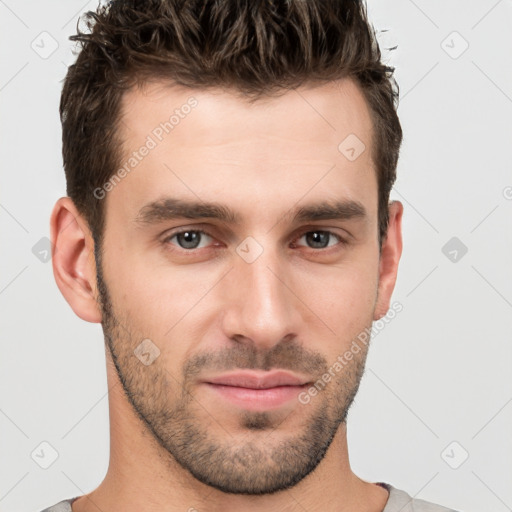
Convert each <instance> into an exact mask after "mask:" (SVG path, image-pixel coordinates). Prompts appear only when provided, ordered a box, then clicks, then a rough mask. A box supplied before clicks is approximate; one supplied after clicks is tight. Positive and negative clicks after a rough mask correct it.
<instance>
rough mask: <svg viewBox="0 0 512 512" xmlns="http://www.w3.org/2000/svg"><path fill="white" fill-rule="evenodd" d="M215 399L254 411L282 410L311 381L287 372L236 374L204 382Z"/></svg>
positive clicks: (245, 372)
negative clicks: (280, 408)
mask: <svg viewBox="0 0 512 512" xmlns="http://www.w3.org/2000/svg"><path fill="white" fill-rule="evenodd" d="M203 384H204V385H205V386H206V388H207V389H208V390H209V391H211V392H212V393H213V394H214V396H215V397H216V398H220V399H221V400H223V401H228V402H229V403H231V404H233V405H235V406H237V407H240V408H243V409H245V410H251V411H265V410H272V409H277V408H279V407H282V406H283V405H285V404H287V403H289V402H290V401H291V400H293V399H297V397H298V395H299V393H300V392H301V391H304V389H306V388H307V387H308V386H309V385H310V382H309V381H308V380H307V379H305V378H303V377H301V376H298V375H294V374H291V373H288V372H283V371H277V372H270V373H269V372H247V371H244V372H236V373H231V374H225V375H220V376H216V377H212V378H209V379H207V380H205V381H203Z"/></svg>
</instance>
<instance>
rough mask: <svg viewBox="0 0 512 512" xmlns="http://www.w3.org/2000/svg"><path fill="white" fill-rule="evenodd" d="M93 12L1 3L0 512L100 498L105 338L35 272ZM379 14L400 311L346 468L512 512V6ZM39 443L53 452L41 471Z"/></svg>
mask: <svg viewBox="0 0 512 512" xmlns="http://www.w3.org/2000/svg"><path fill="white" fill-rule="evenodd" d="M95 6H96V0H95V1H91V2H87V3H83V1H82V0H79V1H78V0H67V1H65V2H64V1H60V2H58V1H56V0H52V1H37V2H36V1H31V2H28V1H17V2H15V1H14V0H0V38H1V45H0V58H1V62H2V65H1V67H0V115H1V118H0V119H1V121H0V144H1V159H0V165H1V172H2V177H1V184H2V186H1V196H0V224H1V233H2V243H1V250H0V311H1V322H2V324H1V348H0V384H1V392H0V510H2V511H11V512H14V511H27V512H28V511H38V510H40V509H42V508H44V507H45V506H49V505H51V504H53V503H56V502H57V501H59V500H61V499H63V498H68V497H72V496H76V495H79V494H83V493H85V492H89V491H91V490H92V489H93V488H95V487H96V486H97V485H98V484H99V483H100V482H101V480H102V478H103V476H104V474H105V472H106V469H107V465H108V449H109V439H108V409H107V395H106V393H107V387H106V373H105V364H104V351H103V337H102V332H101V327H100V326H98V325H93V324H88V323H85V322H83V321H82V320H80V319H78V318H77V317H76V316H75V315H74V313H73V312H72V310H71V309H70V308H69V306H68V305H67V303H66V302H65V301H64V299H63V298H62V296H61V294H60V292H59V290H58V289H57V286H56V285H55V282H54V278H53V274H52V269H51V263H50V262H46V263H45V262H42V261H41V260H40V258H43V259H44V255H45V253H44V249H45V248H44V244H45V242H44V240H43V241H42V242H41V241H40V240H41V239H42V238H44V237H48V236H49V216H50V212H51V209H52V206H53V204H54V203H55V201H56V200H57V199H58V197H60V196H62V195H65V182H64V173H63V170H62V162H61V154H60V151H61V142H60V123H59V119H58V102H59V96H60V90H61V86H62V83H61V81H62V79H63V78H64V75H65V73H66V66H67V65H69V63H71V62H72V60H73V57H72V53H71V43H69V41H68V39H67V38H68V36H69V35H70V34H71V33H73V32H74V30H75V25H76V20H77V18H78V15H79V14H80V13H81V12H84V11H86V10H89V9H91V8H94V7H95ZM369 11H370V15H371V19H372V21H373V23H374V25H375V27H376V28H377V29H380V30H382V29H389V30H388V32H384V33H382V34H381V35H380V37H381V41H382V43H383V44H385V45H387V46H394V45H398V49H397V50H396V51H394V52H391V53H390V54H389V55H388V57H387V58H388V59H389V62H390V64H392V65H394V66H396V67H397V71H396V77H397V79H398V82H399V84H400V89H401V103H400V107H399V115H400V118H401V122H402V125H403V129H404V133H405V140H404V145H403V149H402V153H401V159H400V164H399V169H398V175H399V178H398V181H397V183H396V186H395V189H394V192H393V195H392V197H393V198H395V199H399V200H401V201H402V202H403V203H404V206H405V217H404V240H405V248H404V254H403V258H402V262H401V269H400V274H399V280H398V283H397V287H396V291H395V294H394V300H395V301H399V302H400V303H401V304H402V305H403V311H402V312H401V313H399V314H398V315H397V316H396V318H395V319H394V320H393V321H392V322H391V323H390V324H389V325H387V326H386V327H385V329H383V330H382V331H381V332H379V334H378V336H376V337H375V338H374V341H373V346H372V349H371V350H370V356H369V360H368V365H367V372H366V376H365V377H364V379H363V382H362V385H361V389H360V392H359V395H358V396H357V398H356V402H355V404H354V407H353V409H352V410H351V413H350V415H349V427H348V428H349V446H350V457H351V463H352V466H353V468H354V470H355V471H356V473H357V474H359V475H360V476H361V477H362V478H365V479H367V480H370V481H386V482H390V483H392V484H393V485H395V486H397V487H400V488H403V489H405V490H407V491H408V492H409V493H410V494H411V495H414V496H417V497H420V498H423V499H427V500H432V501H435V502H439V503H442V504H444V505H446V506H450V507H453V508H454V509H457V510H460V511H466V512H481V511H484V510H485V511H486V512H489V511H493V512H505V511H510V510H512V485H511V484H512V440H511V439H512V436H511V434H512V429H511V427H512V376H511V361H512V357H511V356H512V343H511V341H512V340H511V330H512V329H511V328H512V315H511V313H512V264H511V263H512V260H511V255H512V229H511V225H512V222H511V220H512V172H511V165H512V155H511V148H512V38H511V37H510V30H511V26H512V3H511V2H510V1H509V0H501V1H496V0H481V1H478V2H477V1H467V0H466V1H463V0H458V1H455V0H452V1H450V2H446V1H441V0H437V1H426V0H416V1H412V0H393V1H390V0H387V1H383V0H371V1H370V2H369ZM42 32H46V33H43V34H42V35H41V33H42ZM454 32H456V33H454ZM57 44H58V48H56V49H55V51H54V52H53V53H51V51H52V50H53V46H55V45H57ZM466 45H469V46H468V48H467V49H466V50H465V51H463V50H464V49H465V46H466ZM50 53H51V54H50ZM43 57H44V58H43ZM453 237H457V239H458V241H457V240H455V241H454V242H453V241H452V244H455V245H449V246H448V247H447V248H446V249H445V250H444V252H443V247H444V246H445V244H446V243H447V242H448V241H449V240H450V239H452V238H453ZM461 243H462V244H464V245H465V246H466V247H467V253H466V254H464V255H462V254H463V251H462V245H461ZM38 244H39V245H38ZM34 246H35V247H36V248H35V249H34V250H33V247H34ZM454 251H456V252H454ZM34 253H35V254H34ZM445 253H446V255H445ZM453 259H455V261H452V260H453ZM41 442H47V443H49V444H50V445H51V446H52V447H53V449H55V450H56V451H57V452H58V458H57V459H56V460H55V462H53V464H52V465H51V466H50V467H49V468H48V469H42V468H41V467H40V464H45V463H49V462H51V457H52V449H51V448H49V447H48V446H47V445H42V446H41V445H40V443H41ZM453 442H455V444H452V443H453ZM34 450H35V454H34V455H33V458H32V456H31V454H33V453H34ZM466 452H467V454H468V455H469V457H468V458H467V460H465V461H464V462H463V463H462V464H461V462H462V461H463V460H464V457H465V456H466ZM37 454H38V455H39V456H37ZM36 461H37V462H36ZM450 465H451V466H454V467H456V466H459V467H458V468H457V469H453V468H452V467H450Z"/></svg>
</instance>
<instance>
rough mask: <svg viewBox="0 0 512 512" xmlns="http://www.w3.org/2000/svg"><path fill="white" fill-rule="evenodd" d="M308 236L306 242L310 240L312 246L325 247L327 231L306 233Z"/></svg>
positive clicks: (327, 236)
mask: <svg viewBox="0 0 512 512" xmlns="http://www.w3.org/2000/svg"><path fill="white" fill-rule="evenodd" d="M307 236H308V237H309V240H308V242H311V243H312V244H313V246H315V247H317V248H318V247H319V246H320V248H325V247H327V244H328V243H329V233H326V232H325V231H313V232H311V233H309V234H308V235H307Z"/></svg>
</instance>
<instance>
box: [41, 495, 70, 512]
mask: <svg viewBox="0 0 512 512" xmlns="http://www.w3.org/2000/svg"><path fill="white" fill-rule="evenodd" d="M77 498H78V496H77V497H76V498H71V499H69V500H63V501H60V502H59V503H57V504H56V505H53V506H51V507H48V508H45V509H44V510H42V511H41V512H73V510H72V508H71V503H73V501H75V500H76V499H77Z"/></svg>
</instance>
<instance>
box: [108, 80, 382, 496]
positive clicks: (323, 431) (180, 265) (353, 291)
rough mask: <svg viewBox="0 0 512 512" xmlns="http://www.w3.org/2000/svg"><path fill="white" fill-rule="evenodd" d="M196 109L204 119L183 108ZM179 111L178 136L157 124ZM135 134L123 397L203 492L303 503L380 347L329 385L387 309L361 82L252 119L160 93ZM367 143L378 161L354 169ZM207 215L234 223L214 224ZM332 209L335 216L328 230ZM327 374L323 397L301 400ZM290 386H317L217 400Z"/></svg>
mask: <svg viewBox="0 0 512 512" xmlns="http://www.w3.org/2000/svg"><path fill="white" fill-rule="evenodd" d="M191 97H193V98H195V101H196V102H197V103H196V104H195V106H193V107H192V108H183V105H186V104H187V100H188V99H189V98H191ZM188 104H189V105H190V104H191V102H190V101H189V103H188ZM176 109H178V110H179V112H180V113H181V115H178V114H177V115H178V117H179V121H178V122H176V118H175V119H174V120H173V124H174V126H173V128H172V129H169V126H167V129H168V131H169V133H166V131H165V130H164V129H163V128H162V126H161V125H160V123H162V122H166V121H168V120H169V117H170V116H171V115H172V114H173V112H174V111H175V110H176ZM186 112H188V113H186ZM121 127H122V128H121V132H120V135H121V137H122V138H123V140H124V145H123V150H124V156H125V158H124V160H123V162H122V163H121V165H124V163H125V162H127V161H128V159H129V158H130V157H131V156H133V154H132V153H133V152H134V151H136V152H138V157H137V156H136V158H139V157H141V153H147V154H146V156H144V157H142V158H140V161H137V163H136V164H135V165H132V166H131V170H130V172H129V173H128V175H127V176H126V177H124V178H123V179H122V180H121V181H120V182H119V183H117V184H116V186H115V187H114V188H113V190H111V191H109V192H108V194H107V196H106V198H105V199H104V200H105V201H106V205H105V206H106V224H105V233H104V241H103V246H102V248H103V251H104V252H103V255H102V258H101V261H100V262H98V264H99V284H100V286H99V288H100V291H101V292H102V296H101V299H102V302H103V303H104V306H103V327H104V331H105V335H106V339H107V342H108V345H109V348H110V350H111V353H112V356H113V360H114V362H115V364H116V368H117V371H118V374H119V377H120V380H121V382H122V384H123V386H124V389H125V392H126V394H127V396H128V398H129V400H130V402H131V404H132V406H133V407H134V409H135V410H136V411H137V413H138V414H139V416H140V417H141V418H142V419H143V420H144V421H145V423H146V425H147V428H148V431H149V432H150V433H151V434H152V435H153V436H154V437H155V439H156V440H157V441H158V442H159V443H160V445H161V446H162V447H163V448H164V449H165V450H166V451H167V452H168V453H169V455H170V456H171V457H172V458H173V459H175V460H176V461H177V462H178V463H179V464H180V465H181V466H182V467H183V468H185V469H187V470H188V471H190V472H191V473H192V474H193V475H194V476H195V477H196V478H197V479H198V480H200V481H202V482H203V483H206V484H208V485H211V486H213V487H216V488H217V489H220V490H222V491H225V492H232V493H250V494H261V493H270V492H275V491H277V490H281V489H284V488H286V487H289V486H291V485H294V484H296V483H297V482H299V481H300V480H301V479H302V478H304V477H305V476H306V475H307V474H309V473H310V472H311V471H312V470H313V469H315V467H316V466H317V465H318V463H319V462H320V461H321V459H322V457H323V456H324V455H325V452H326V450H327V448H328V447H329V445H330V443H331V441H332V440H333V437H334V435H335V434H336V431H337V429H338V427H339V425H340V423H341V422H344V421H345V418H346V414H347V411H348V408H349V407H350V404H351V403H352V400H353V397H354V395H355V393H356V391H357V388H358V385H359V381H360V378H361V376H362V373H363V369H364V362H365V359H366V347H365V346H362V347H361V351H360V352H358V353H357V354H355V355H354V358H353V359H352V360H351V361H350V363H349V364H346V365H345V366H344V367H343V369H341V370H339V369H338V370H337V371H332V368H333V365H334V364H335V362H336V361H337V358H338V356H340V355H342V354H344V352H345V351H346V350H347V349H349V348H350V346H351V344H352V341H353V340H354V339H355V338H356V337H357V336H358V334H360V333H361V332H362V331H364V330H365V329H366V328H368V327H370V326H371V322H372V320H373V318H374V312H375V307H376V303H377V296H378V286H379V244H378V218H377V180H376V173H375V168H374V165H373V162H372V159H371V156H372V155H371V137H372V127H371V121H370V116H369V112H368V109H367V106H366V103H365V101H364V99H363V97H362V95H361V93H360V92H359V90H358V89H357V87H356V86H355V85H354V84H353V83H352V82H350V81H342V82H338V83H331V84H328V85H323V86H321V87H317V88H314V89H313V88H301V89H299V90H298V91H289V92H287V93H286V94H284V95H283V96H280V97H275V98H272V99H266V100H265V101H259V102H256V103H254V104H252V105H251V104H249V103H248V102H247V101H245V100H243V99H240V98H238V97H236V96H234V95H231V94H229V93H228V92H220V91H198V90H193V91H191V90H188V91H187V90H184V89H180V88H170V87H164V86H162V85H160V86H156V85H152V86H148V87H147V88H146V89H145V90H144V91H140V90H134V91H131V92H129V93H127V95H126V96H125V98H124V103H123V116H122V123H121ZM158 127H160V130H159V129H158ZM148 136H149V137H150V139H151V141H152V142H150V139H148ZM349 136H350V137H351V138H349V139H347V140H348V141H349V142H348V143H344V144H345V145H343V144H342V146H341V149H342V150H341V151H340V149H339V148H338V146H339V145H340V143H342V142H343V141H344V140H345V139H346V138H347V137H349ZM354 137H357V139H355V138H354ZM159 139H161V140H159ZM357 140H359V141H362V143H363V144H364V145H365V146H366V149H365V150H364V151H363V152H362V153H361V154H360V155H359V156H358V157H357V158H355V159H354V158H353V156H354V154H355V155H356V156H357V153H359V152H360V151H361V149H362V148H363V146H362V145H361V142H357ZM354 141H355V142H357V144H356V145H355V146H354V144H355V142H354ZM347 144H349V146H350V147H352V146H353V147H354V151H351V150H350V147H349V148H348V150H347V148H346V147H345V146H346V145H347ZM143 145H146V146H147V147H150V149H149V150H148V151H147V152H146V151H144V150H143V151H142V152H141V151H140V150H139V149H140V148H141V146H143ZM347 156H349V157H350V158H348V157H347ZM132 164H134V161H132ZM121 165H120V167H121ZM177 201H179V202H180V203H179V204H180V205H183V204H184V203H189V202H190V203H198V204H199V205H200V206H202V207H203V211H202V215H203V217H201V218H183V217H179V216H178V217H176V216H175V215H173V212H174V213H176V210H175V206H176V204H178V203H177ZM209 203H215V204H216V205H217V206H221V208H220V209H218V210H219V211H223V212H224V213H226V212H227V211H228V210H229V212H230V213H233V214H234V215H233V217H236V219H233V218H224V219H219V218H217V217H216V216H209V214H210V213H211V209H210V210H209V209H208V208H206V207H205V205H206V204H209ZM325 203H327V204H328V205H329V206H338V207H339V211H338V215H335V214H325V215H319V216H317V217H316V218H315V216H314V215H313V214H314V213H315V207H318V209H317V210H316V213H320V212H321V211H322V206H325ZM171 206H172V208H171ZM301 209H303V210H301ZM305 209H307V210H305ZM301 212H302V213H303V215H302V216H300V215H297V216H296V214H297V213H299V214H300V213H301ZM228 217H229V216H228ZM201 231H204V233H201ZM179 233H181V234H179ZM143 340H146V341H144V342H143V343H142V345H141V342H142V341H143ZM148 340H151V341H148ZM156 347H157V349H158V350H159V355H158V350H157V349H156ZM141 352H142V353H143V355H141ZM137 354H138V355H139V356H140V358H139V357H137ZM144 354H145V355H144ZM155 356H157V357H156V358H155ZM141 359H142V361H141ZM148 363H149V364H148ZM329 369H331V376H332V378H331V379H330V381H329V382H328V383H327V384H326V385H325V387H324V388H323V390H322V391H320V392H318V394H317V395H316V396H311V397H310V400H309V402H308V403H304V402H305V400H299V394H300V393H301V392H302V393H304V391H307V390H308V389H309V388H310V387H311V385H312V383H314V382H316V381H317V380H318V379H320V380H321V378H322V375H323V374H324V373H325V372H328V371H329ZM276 370H283V371H285V372H287V373H289V374H292V375H293V376H295V377H296V378H297V379H298V380H299V381H300V383H301V384H302V383H307V384H305V385H304V386H302V387H299V386H288V387H284V386H280V387H275V389H274V390H268V389H267V391H265V390H261V389H260V390H259V391H254V390H248V391H246V392H245V394H244V392H243V389H241V387H243V386H240V382H239V383H238V384H239V386H228V385H220V384H213V383H212V381H214V380H215V379H216V378H221V380H222V376H225V375H228V374H233V373H235V372H243V373H250V374H251V375H252V376H256V377H259V376H262V375H264V373H265V372H269V371H270V372H272V373H274V372H275V371H276ZM253 384H254V383H253ZM274 385H275V383H274ZM267 387H268V386H267ZM302 396H304V395H302Z"/></svg>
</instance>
